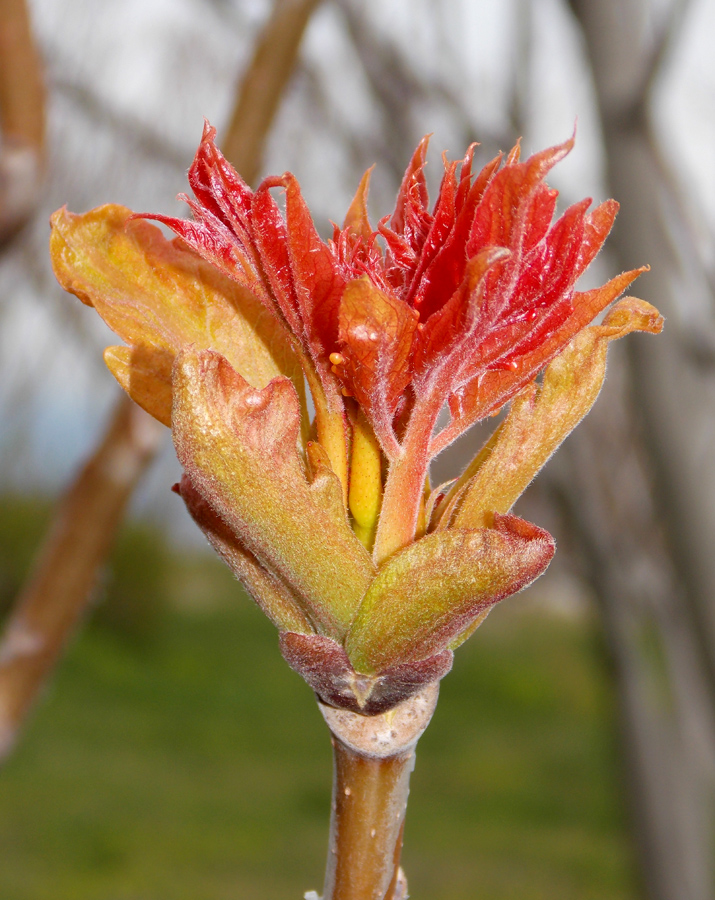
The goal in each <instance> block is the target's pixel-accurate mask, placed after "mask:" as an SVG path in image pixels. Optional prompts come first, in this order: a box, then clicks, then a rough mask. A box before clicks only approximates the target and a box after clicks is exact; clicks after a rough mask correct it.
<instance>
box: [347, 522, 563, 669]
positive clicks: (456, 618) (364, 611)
mask: <svg viewBox="0 0 715 900" xmlns="http://www.w3.org/2000/svg"><path fill="white" fill-rule="evenodd" d="M554 549H555V548H554V542H553V540H552V538H551V536H550V535H549V534H548V532H546V531H543V529H541V528H537V527H536V525H531V524H529V523H528V522H524V521H523V520H522V519H518V518H516V517H515V516H495V518H494V527H493V528H481V529H478V530H474V531H466V530H457V529H450V530H449V531H441V532H436V533H435V534H429V535H427V537H424V538H422V539H421V540H419V541H417V542H416V543H414V544H412V545H411V546H409V547H407V548H406V549H405V550H402V551H401V552H400V553H396V554H395V555H394V556H392V557H391V558H390V559H389V560H388V561H387V562H386V563H385V564H384V565H383V566H382V568H381V569H380V570H379V572H378V574H377V576H376V578H375V580H374V581H373V583H372V584H371V585H370V589H369V590H368V592H367V594H366V595H365V599H364V600H363V602H362V604H361V606H360V609H359V610H358V613H357V615H356V617H355V621H354V622H353V625H352V627H351V629H350V632H349V634H348V636H347V639H346V641H345V649H346V650H347V653H348V656H349V657H350V661H351V663H352V664H353V666H354V667H355V669H356V670H357V671H358V672H361V673H364V674H366V675H371V674H374V673H377V672H381V671H382V670H384V669H387V668H390V667H393V666H397V665H402V664H404V663H408V662H417V661H418V660H421V659H426V658H427V657H430V656H434V655H435V654H437V653H440V652H441V651H443V650H445V649H446V648H447V647H448V645H449V643H450V642H451V641H452V640H453V639H454V638H455V637H457V636H458V635H459V634H461V633H462V632H463V631H465V630H466V629H467V628H468V627H469V625H470V623H471V622H472V621H473V620H474V619H476V618H477V617H478V616H479V615H481V614H482V613H483V612H484V611H485V610H487V609H489V608H490V607H492V606H494V604H495V603H498V602H499V600H502V599H503V598H504V597H508V596H509V595H510V594H514V593H516V592H517V591H520V590H521V589H522V588H524V587H526V585H527V584H530V583H531V582H532V581H533V580H534V579H535V578H538V576H539V575H541V573H542V572H543V571H544V569H545V568H546V567H547V565H548V564H549V562H550V561H551V557H552V556H553V555H554Z"/></svg>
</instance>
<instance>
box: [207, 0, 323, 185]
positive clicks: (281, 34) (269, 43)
mask: <svg viewBox="0 0 715 900" xmlns="http://www.w3.org/2000/svg"><path fill="white" fill-rule="evenodd" d="M320 2H321V0H276V2H275V4H274V7H273V12H272V13H271V16H270V19H269V20H268V22H267V23H266V25H265V27H264V29H263V32H262V33H261V34H260V35H259V38H258V40H257V41H256V46H255V49H254V52H253V57H252V59H251V62H250V64H249V66H248V69H247V70H246V72H245V73H244V75H243V78H242V81H241V86H240V89H239V92H238V100H237V103H236V106H235V109H234V112H233V116H232V118H231V122H230V124H229V126H228V129H227V131H226V135H225V137H224V139H223V141H222V149H223V153H224V155H225V156H226V158H227V159H228V161H229V162H230V163H231V165H232V166H233V167H234V168H235V169H236V170H237V171H238V172H239V173H240V175H241V176H242V177H243V179H244V181H246V182H248V183H249V184H251V183H253V182H254V181H255V180H256V179H257V178H258V175H259V172H260V169H261V163H262V161H263V152H264V148H265V144H266V140H267V137H268V132H269V131H270V128H271V125H272V124H273V120H274V119H275V116H276V113H277V112H278V107H279V105H280V102H281V99H282V97H283V94H284V93H285V89H286V86H287V84H288V81H289V80H290V77H291V75H292V74H293V70H294V69H295V64H296V60H297V58H298V49H299V47H300V42H301V40H302V38H303V33H304V32H305V29H306V26H307V25H308V22H309V20H310V17H311V15H312V13H313V11H314V10H315V8H316V7H317V6H318V4H319V3H320Z"/></svg>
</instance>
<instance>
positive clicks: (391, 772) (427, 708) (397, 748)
mask: <svg viewBox="0 0 715 900" xmlns="http://www.w3.org/2000/svg"><path fill="white" fill-rule="evenodd" d="M438 690H439V688H438V685H437V683H434V684H430V685H428V686H427V687H426V688H425V689H424V690H423V691H421V692H420V693H419V694H416V695H415V696H413V697H411V698H410V699H409V700H406V701H404V702H403V703H401V704H400V705H399V706H398V707H396V708H395V709H394V710H390V712H387V713H383V714H382V715H379V716H361V715H358V714H356V713H351V712H346V711H345V710H337V709H333V708H332V707H328V706H324V705H322V704H320V709H321V712H322V713H323V716H324V718H325V721H326V722H327V723H328V727H329V728H330V731H331V733H332V735H333V757H334V763H335V767H334V770H333V773H334V774H333V802H332V815H331V818H330V843H329V848H328V863H327V867H326V872H325V886H324V889H323V900H404V898H406V897H407V881H406V879H405V876H404V874H403V872H402V869H401V868H400V853H401V850H402V833H403V829H404V823H405V811H406V809H407V795H408V793H409V788H410V774H411V772H412V770H413V769H414V766H415V746H416V744H417V741H418V739H419V737H420V735H421V734H422V732H423V731H424V730H425V728H426V727H427V725H428V724H429V721H430V719H431V718H432V713H433V712H434V708H435V705H436V703H437V694H438ZM309 896H310V895H309Z"/></svg>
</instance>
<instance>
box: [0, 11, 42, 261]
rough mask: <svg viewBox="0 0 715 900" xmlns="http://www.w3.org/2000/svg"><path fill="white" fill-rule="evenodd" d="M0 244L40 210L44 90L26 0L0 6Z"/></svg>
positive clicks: (40, 66)
mask: <svg viewBox="0 0 715 900" xmlns="http://www.w3.org/2000/svg"><path fill="white" fill-rule="evenodd" d="M0 129H1V131H2V143H1V144H0V244H2V242H3V241H5V240H7V239H8V238H9V237H10V236H11V235H13V234H14V233H15V232H16V231H17V230H18V228H20V227H21V226H22V225H23V224H24V223H25V221H26V220H27V218H28V216H29V215H30V214H31V213H32V211H33V210H34V209H35V207H36V205H37V201H38V199H39V196H40V187H41V183H42V174H43V164H44V147H45V88H44V82H43V77H42V65H41V62H40V56H39V54H38V52H37V48H36V47H35V43H34V41H33V37H32V28H31V25H30V18H29V13H28V10H27V6H26V4H25V0H0Z"/></svg>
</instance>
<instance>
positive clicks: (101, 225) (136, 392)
mask: <svg viewBox="0 0 715 900" xmlns="http://www.w3.org/2000/svg"><path fill="white" fill-rule="evenodd" d="M131 216H132V211H131V210H130V209H127V208H126V207H124V206H117V205H114V204H108V205H106V206H100V207H98V208H97V209H93V210H91V211H90V212H88V213H85V214H84V215H75V214H74V213H71V212H68V211H67V210H66V209H60V210H58V211H57V212H56V213H55V214H54V215H53V216H52V220H51V221H52V236H51V239H50V253H51V257H52V264H53V267H54V270H55V275H56V276H57V279H58V281H59V282H60V284H61V285H62V287H64V288H65V290H67V291H70V292H71V293H73V294H76V295H77V297H79V298H80V300H81V301H82V302H83V303H86V304H87V305H89V306H94V308H95V309H96V310H97V312H98V313H99V315H100V316H101V317H102V318H103V319H104V321H105V322H106V323H107V325H109V327H110V328H111V329H112V331H114V332H115V333H116V334H117V335H119V337H120V338H121V339H122V340H123V341H126V343H127V344H128V345H129V346H130V348H132V350H131V351H123V352H120V350H119V348H113V349H112V351H111V352H110V354H109V356H108V358H107V363H108V365H109V368H110V369H111V371H112V373H113V374H114V375H115V377H116V378H117V380H118V381H119V383H120V384H121V385H122V387H123V388H124V389H125V390H127V391H128V392H129V394H130V395H131V396H132V398H133V399H134V400H135V401H136V402H137V403H139V405H140V406H143V407H144V409H146V410H147V411H148V412H149V413H151V414H152V415H153V416H154V417H155V418H157V419H159V420H160V421H162V422H164V423H165V424H167V423H168V422H169V421H170V418H171V404H170V393H168V392H167V389H166V387H167V383H166V373H167V371H170V368H171V363H172V362H173V357H174V356H175V355H176V354H177V353H178V352H179V351H180V350H181V349H182V348H184V347H188V346H193V347H195V348H197V349H212V350H216V351H218V352H219V353H222V354H223V355H224V356H225V357H226V358H227V359H228V360H229V362H230V363H231V365H232V366H234V368H236V370H237V371H239V372H240V373H241V374H242V375H243V377H244V378H245V379H246V380H247V381H248V382H249V384H251V385H252V386H253V387H256V388H262V387H265V385H266V384H268V382H269V381H270V380H271V379H272V378H275V377H276V376H277V375H286V376H288V377H289V378H291V379H292V380H293V382H294V384H295V385H296V387H297V389H298V391H299V392H300V393H301V394H302V392H303V375H302V370H301V368H300V365H299V363H298V361H297V358H296V355H295V353H294V352H293V350H292V349H291V346H290V343H289V341H288V339H287V337H286V334H285V331H284V330H283V327H282V326H281V325H280V324H279V323H278V321H277V319H275V317H274V316H272V315H271V313H269V312H268V310H267V309H266V308H265V307H264V306H263V304H262V303H261V302H260V300H258V298H256V297H255V296H254V295H253V294H252V293H251V292H250V291H249V290H248V289H247V288H245V287H243V286H241V285H239V284H237V283H235V282H233V281H231V280H230V279H229V278H227V277H226V276H225V275H222V274H221V273H220V272H219V271H218V270H217V269H215V268H214V267H213V266H212V265H210V264H209V263H207V262H205V261H204V260H202V259H201V258H200V257H198V256H197V255H196V254H195V253H194V252H193V251H191V250H189V249H188V248H187V247H186V245H184V244H182V243H181V242H180V241H178V240H173V241H168V240H166V238H165V237H164V236H163V235H162V233H161V231H160V230H159V229H158V228H157V227H156V226H154V225H150V224H149V223H148V222H145V221H144V220H142V219H132V218H130V217H131Z"/></svg>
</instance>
